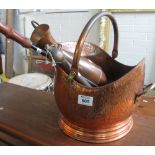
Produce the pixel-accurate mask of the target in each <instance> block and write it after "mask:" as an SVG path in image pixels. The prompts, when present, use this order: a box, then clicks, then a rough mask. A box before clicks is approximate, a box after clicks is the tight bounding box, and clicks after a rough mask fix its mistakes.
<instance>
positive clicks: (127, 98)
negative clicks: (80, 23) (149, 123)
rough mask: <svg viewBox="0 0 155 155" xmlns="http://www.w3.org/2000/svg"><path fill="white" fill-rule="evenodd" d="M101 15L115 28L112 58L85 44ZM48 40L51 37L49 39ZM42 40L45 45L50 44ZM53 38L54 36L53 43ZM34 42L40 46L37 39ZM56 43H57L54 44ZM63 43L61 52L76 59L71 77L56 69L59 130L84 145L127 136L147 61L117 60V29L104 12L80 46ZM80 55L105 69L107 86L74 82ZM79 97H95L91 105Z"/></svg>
mask: <svg viewBox="0 0 155 155" xmlns="http://www.w3.org/2000/svg"><path fill="white" fill-rule="evenodd" d="M102 16H106V17H108V18H109V19H110V20H111V22H112V25H113V28H114V47H113V51H112V57H111V56H110V55H108V54H107V53H106V52H105V51H104V50H102V49H101V48H99V47H98V46H96V45H94V44H91V43H86V42H85V39H86V37H87V34H88V32H89V30H90V29H91V27H92V25H93V24H94V23H95V21H96V20H97V19H99V18H100V17H102ZM33 34H34V33H33ZM49 38H50V36H48V38H47V39H48V40H49ZM41 39H42V38H40V39H39V40H41ZM43 39H44V41H45V43H46V42H48V41H46V39H45V38H43ZM52 39H53V37H52V38H51V41H52ZM34 42H36V43H37V45H38V46H40V45H39V44H38V42H37V41H36V40H35V38H34ZM48 43H49V42H48ZM55 43H56V42H55V40H54V41H53V45H55ZM51 44H52V42H51ZM61 44H62V49H64V50H67V51H70V52H72V53H74V58H73V63H72V69H71V71H70V74H66V73H65V72H64V71H63V70H62V69H61V68H60V67H59V66H57V74H56V78H55V87H54V95H55V99H56V103H57V105H58V107H59V109H60V111H61V114H62V116H61V118H60V120H59V125H60V128H61V129H62V130H63V131H64V132H65V133H66V134H67V135H69V136H70V137H73V138H75V139H77V140H81V141H85V142H94V143H103V142H109V141H113V140H117V139H119V138H121V137H123V136H125V135H126V134H127V133H128V132H129V131H130V129H131V128H132V125H133V119H132V114H133V112H134V109H135V107H136V104H135V99H136V97H137V96H138V95H139V94H141V93H142V92H143V84H144V60H142V61H140V62H139V63H138V64H137V65H136V66H126V65H124V64H121V63H119V62H118V61H116V60H114V58H116V57H117V54H118V51H117V46H118V28H117V24H116V21H115V19H114V17H113V16H112V15H111V14H109V13H104V12H102V13H98V14H96V15H95V16H94V17H92V18H91V19H90V20H89V22H88V23H87V24H86V26H85V28H84V29H83V31H82V33H81V35H80V38H79V40H78V42H77V43H76V42H65V43H61ZM41 46H42V45H41ZM80 56H85V57H87V58H89V59H91V60H92V61H93V62H95V63H96V64H97V65H100V66H101V67H102V69H103V71H104V72H105V74H106V76H107V79H108V83H107V84H106V85H104V86H99V87H93V88H89V87H86V86H83V85H81V84H80V83H78V82H76V81H75V80H74V75H75V76H76V75H77V73H78V64H79V60H80ZM79 95H84V96H89V97H92V98H93V104H92V106H87V105H81V104H79V103H78V96H79Z"/></svg>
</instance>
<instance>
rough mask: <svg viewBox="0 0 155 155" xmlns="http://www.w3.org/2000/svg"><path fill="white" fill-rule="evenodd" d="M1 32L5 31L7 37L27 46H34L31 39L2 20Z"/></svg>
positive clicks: (0, 24)
mask: <svg viewBox="0 0 155 155" xmlns="http://www.w3.org/2000/svg"><path fill="white" fill-rule="evenodd" d="M0 32H1V33H3V34H4V35H5V36H6V37H7V38H10V39H12V40H14V41H16V42H18V43H19V44H20V45H22V46H23V47H25V48H30V47H31V46H32V42H31V40H29V39H28V38H26V37H24V36H22V35H21V34H19V33H18V32H16V31H15V30H14V29H13V28H12V27H10V26H8V25H5V24H2V23H1V22H0Z"/></svg>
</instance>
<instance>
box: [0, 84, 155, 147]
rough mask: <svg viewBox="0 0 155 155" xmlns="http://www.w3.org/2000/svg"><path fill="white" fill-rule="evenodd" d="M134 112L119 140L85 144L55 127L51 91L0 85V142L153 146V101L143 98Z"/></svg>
mask: <svg viewBox="0 0 155 155" xmlns="http://www.w3.org/2000/svg"><path fill="white" fill-rule="evenodd" d="M138 104H140V105H139V107H138V108H137V111H136V112H135V114H134V115H133V118H134V125H133V128H132V130H131V131H130V132H129V133H128V134H127V135H126V136H125V137H123V138H122V139H120V140H117V141H114V142H109V143H103V144H94V143H85V142H80V141H77V140H74V139H72V138H70V137H68V136H67V135H65V134H64V133H63V132H62V131H61V130H60V128H59V126H58V119H59V116H60V113H59V110H58V108H57V105H56V103H55V100H54V96H53V95H52V93H46V92H41V91H37V90H32V89H29V88H24V87H20V86H16V85H13V84H7V83H4V84H1V85H0V145H6V144H7V145H58V146H60V145H67V146H69V145H74V146H76V145H82V146H85V145H91V146H93V145H109V146H111V145H112V146H115V145H116V146H118V145H133V146H135V145H155V101H154V98H153V97H143V98H142V99H141V101H140V102H139V103H138Z"/></svg>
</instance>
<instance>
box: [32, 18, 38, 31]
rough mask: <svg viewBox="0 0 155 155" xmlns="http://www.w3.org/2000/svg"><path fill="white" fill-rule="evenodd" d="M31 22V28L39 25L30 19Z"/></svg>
mask: <svg viewBox="0 0 155 155" xmlns="http://www.w3.org/2000/svg"><path fill="white" fill-rule="evenodd" d="M31 24H32V26H33V28H34V29H35V28H36V27H37V26H39V23H37V22H36V21H35V20H32V21H31Z"/></svg>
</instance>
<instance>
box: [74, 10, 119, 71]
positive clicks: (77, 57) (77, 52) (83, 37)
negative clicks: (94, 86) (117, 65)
mask: <svg viewBox="0 0 155 155" xmlns="http://www.w3.org/2000/svg"><path fill="white" fill-rule="evenodd" d="M102 16H106V17H108V18H109V19H110V21H111V22H112V25H113V29H114V46H113V50H112V58H113V59H114V58H116V57H117V55H118V27H117V23H116V20H115V18H114V17H113V16H112V15H111V14H110V13H105V12H100V13H97V14H96V15H95V16H93V17H92V18H91V19H90V20H89V21H88V23H87V24H86V26H85V27H84V29H83V31H82V33H81V35H80V37H79V40H78V42H77V45H76V49H75V52H74V57H73V63H72V69H71V70H72V71H74V72H76V74H77V73H78V64H79V60H80V56H81V52H82V48H83V45H84V42H85V40H86V37H87V35H88V32H89V31H90V29H91V28H92V26H93V25H94V23H95V22H96V21H97V20H98V19H99V18H101V17H102Z"/></svg>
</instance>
